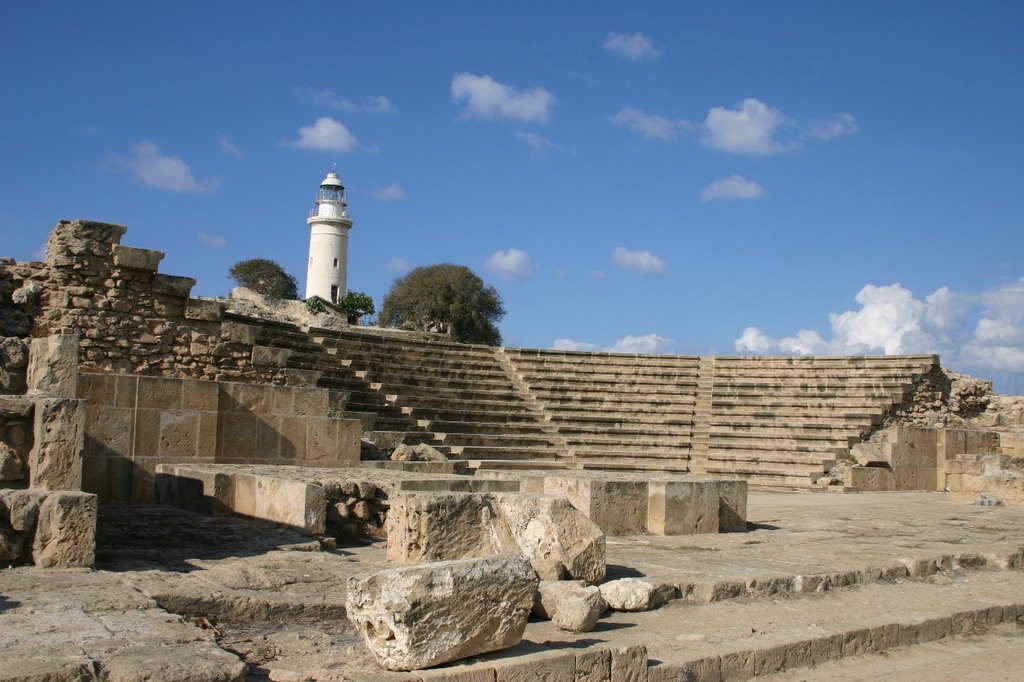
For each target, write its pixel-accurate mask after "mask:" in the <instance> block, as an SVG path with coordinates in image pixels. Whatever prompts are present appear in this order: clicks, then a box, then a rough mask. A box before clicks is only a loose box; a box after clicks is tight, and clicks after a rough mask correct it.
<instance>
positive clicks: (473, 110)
mask: <svg viewBox="0 0 1024 682" xmlns="http://www.w3.org/2000/svg"><path fill="white" fill-rule="evenodd" d="M451 93H452V101H453V102H455V103H456V104H465V108H464V109H463V110H462V113H463V115H464V116H466V117H467V118H474V117H475V118H487V119H492V118H507V119H511V120H514V121H526V122H536V123H547V122H548V121H549V120H550V119H551V107H552V106H554V104H555V98H554V96H553V95H552V94H551V93H550V92H548V91H547V90H545V89H544V88H541V87H537V88H531V89H529V90H526V91H523V92H520V91H519V90H517V89H516V88H514V87H512V86H510V85H505V84H504V83H499V82H498V81H496V80H494V79H493V78H491V77H490V76H477V75H474V74H471V73H457V74H455V75H454V76H453V77H452V84H451Z"/></svg>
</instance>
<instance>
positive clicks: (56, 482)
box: [28, 398, 85, 490]
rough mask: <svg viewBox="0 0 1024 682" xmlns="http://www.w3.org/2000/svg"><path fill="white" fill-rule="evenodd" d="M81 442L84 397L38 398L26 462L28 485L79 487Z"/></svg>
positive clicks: (83, 432) (80, 486)
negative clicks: (79, 398) (78, 398)
mask: <svg viewBox="0 0 1024 682" xmlns="http://www.w3.org/2000/svg"><path fill="white" fill-rule="evenodd" d="M84 441H85V401H84V400H77V399H56V398H55V399H50V398H47V399H43V400H37V401H36V409H35V414H34V421H33V440H32V450H31V451H30V452H29V462H28V468H29V474H30V478H29V481H30V487H32V488H39V489H42V490H81V489H82V450H83V447H84Z"/></svg>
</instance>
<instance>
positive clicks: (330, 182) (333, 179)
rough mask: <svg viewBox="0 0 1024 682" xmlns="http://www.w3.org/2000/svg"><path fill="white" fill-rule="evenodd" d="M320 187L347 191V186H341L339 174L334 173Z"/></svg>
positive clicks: (328, 175) (329, 174)
mask: <svg viewBox="0 0 1024 682" xmlns="http://www.w3.org/2000/svg"><path fill="white" fill-rule="evenodd" d="M320 186H321V187H325V188H327V187H329V188H337V189H345V186H344V185H342V184H341V180H340V179H339V178H338V174H337V173H335V172H334V171H331V172H330V173H328V174H327V177H326V178H324V181H323V182H321V183H320Z"/></svg>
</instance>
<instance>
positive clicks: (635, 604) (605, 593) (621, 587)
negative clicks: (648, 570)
mask: <svg viewBox="0 0 1024 682" xmlns="http://www.w3.org/2000/svg"><path fill="white" fill-rule="evenodd" d="M600 588H601V598H602V599H604V600H605V602H606V603H607V604H608V607H609V608H611V609H614V610H615V611H646V610H647V609H649V608H651V599H652V598H653V596H654V585H652V584H651V583H649V582H647V581H646V580H640V579H639V578H620V579H619V580H612V581H609V582H606V583H605V584H603V585H601V586H600Z"/></svg>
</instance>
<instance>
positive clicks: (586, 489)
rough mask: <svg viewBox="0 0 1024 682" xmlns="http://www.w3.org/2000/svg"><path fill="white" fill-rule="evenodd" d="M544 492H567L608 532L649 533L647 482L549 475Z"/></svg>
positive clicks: (574, 504)
mask: <svg viewBox="0 0 1024 682" xmlns="http://www.w3.org/2000/svg"><path fill="white" fill-rule="evenodd" d="M544 493H546V494H548V495H564V496H565V497H567V498H569V502H571V503H572V506H574V507H576V508H577V509H579V510H580V511H581V512H583V513H584V515H586V517H587V518H589V519H590V520H591V521H593V522H594V523H596V524H597V525H598V527H599V528H600V529H601V530H603V531H604V532H605V533H606V534H607V535H637V534H640V533H645V532H647V514H648V510H647V494H648V492H647V482H646V481H617V480H607V479H599V478H574V477H572V476H546V477H545V478H544Z"/></svg>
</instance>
